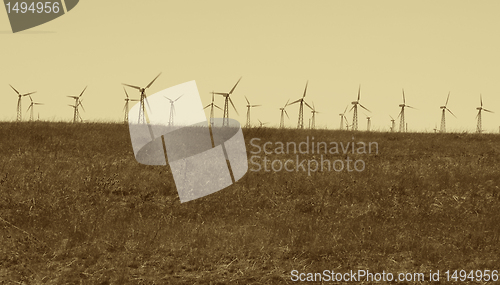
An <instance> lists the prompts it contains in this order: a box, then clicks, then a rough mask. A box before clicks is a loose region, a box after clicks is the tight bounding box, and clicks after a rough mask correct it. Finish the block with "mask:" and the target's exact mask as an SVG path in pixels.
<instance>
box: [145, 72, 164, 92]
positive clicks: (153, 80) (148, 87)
mask: <svg viewBox="0 0 500 285" xmlns="http://www.w3.org/2000/svg"><path fill="white" fill-rule="evenodd" d="M160 75H161V72H160V74H158V75H157V76H156V77H155V79H153V81H151V82H150V83H149V84H148V86H146V88H144V89H148V88H149V87H150V86H151V85H152V84H153V82H155V80H156V79H157V78H158V77H159V76H160Z"/></svg>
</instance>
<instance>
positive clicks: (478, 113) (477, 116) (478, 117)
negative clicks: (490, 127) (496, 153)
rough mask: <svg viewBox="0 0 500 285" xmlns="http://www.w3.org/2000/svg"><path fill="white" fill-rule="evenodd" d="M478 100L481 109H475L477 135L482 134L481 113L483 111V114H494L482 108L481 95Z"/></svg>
mask: <svg viewBox="0 0 500 285" xmlns="http://www.w3.org/2000/svg"><path fill="white" fill-rule="evenodd" d="M479 96H480V100H481V107H477V108H476V110H479V112H477V115H476V118H477V129H476V131H477V132H478V133H482V132H483V126H482V119H481V111H485V112H488V113H494V112H493V111H490V110H486V109H485V108H483V95H482V94H480V95H479Z"/></svg>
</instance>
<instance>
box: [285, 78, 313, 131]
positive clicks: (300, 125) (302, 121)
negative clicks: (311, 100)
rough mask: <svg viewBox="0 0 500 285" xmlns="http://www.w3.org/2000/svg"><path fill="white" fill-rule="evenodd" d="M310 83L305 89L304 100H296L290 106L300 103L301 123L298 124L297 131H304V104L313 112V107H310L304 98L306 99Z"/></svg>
mask: <svg viewBox="0 0 500 285" xmlns="http://www.w3.org/2000/svg"><path fill="white" fill-rule="evenodd" d="M308 83H309V81H307V82H306V89H304V95H302V98H300V99H299V100H296V101H293V102H292V103H290V105H293V104H295V103H299V102H300V108H299V121H298V123H297V129H303V128H304V104H306V106H307V107H309V109H311V110H312V108H311V106H309V104H307V102H306V101H305V100H304V97H306V92H307V84H308Z"/></svg>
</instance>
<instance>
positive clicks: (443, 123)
mask: <svg viewBox="0 0 500 285" xmlns="http://www.w3.org/2000/svg"><path fill="white" fill-rule="evenodd" d="M449 99H450V92H448V98H446V103H445V104H444V106H441V107H439V108H441V109H442V110H443V111H442V115H441V130H440V132H441V133H445V132H446V110H448V112H450V114H452V115H453V117H455V118H456V117H457V116H455V114H453V112H452V111H451V110H450V109H448V107H447V106H448V100H449Z"/></svg>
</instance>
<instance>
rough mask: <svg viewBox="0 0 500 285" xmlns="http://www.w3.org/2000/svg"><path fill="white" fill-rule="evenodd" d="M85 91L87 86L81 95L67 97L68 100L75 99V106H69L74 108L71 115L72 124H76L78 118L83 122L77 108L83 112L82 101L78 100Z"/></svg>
mask: <svg viewBox="0 0 500 285" xmlns="http://www.w3.org/2000/svg"><path fill="white" fill-rule="evenodd" d="M85 90H87V86H86V87H85V88H84V89H83V91H82V93H80V95H79V96H67V97H69V98H73V99H75V105H69V106H71V107H73V108H74V113H73V123H76V121H77V120H78V118H80V121H83V119H82V117H81V116H80V112H79V110H78V108H79V107H82V109H83V111H85V108H84V107H83V104H82V100H81V99H80V98H81V97H82V95H83V93H84V92H85Z"/></svg>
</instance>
